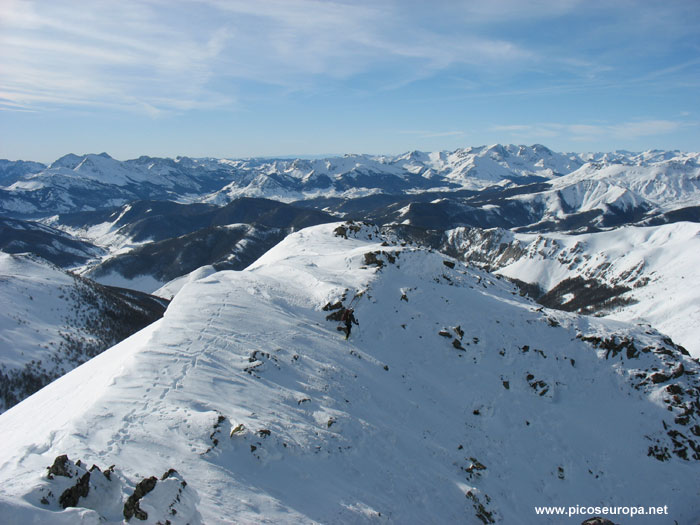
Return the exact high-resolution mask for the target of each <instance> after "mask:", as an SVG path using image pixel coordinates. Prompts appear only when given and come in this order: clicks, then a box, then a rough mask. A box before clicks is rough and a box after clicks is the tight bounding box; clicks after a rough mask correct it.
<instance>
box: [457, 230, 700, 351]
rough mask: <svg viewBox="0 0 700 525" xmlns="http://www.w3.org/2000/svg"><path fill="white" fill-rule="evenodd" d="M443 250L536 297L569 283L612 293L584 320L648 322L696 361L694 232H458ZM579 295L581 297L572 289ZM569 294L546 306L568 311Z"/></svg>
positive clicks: (698, 237)
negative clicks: (533, 288)
mask: <svg viewBox="0 0 700 525" xmlns="http://www.w3.org/2000/svg"><path fill="white" fill-rule="evenodd" d="M446 245H447V246H448V248H449V249H450V250H451V251H452V252H453V253H460V254H461V255H462V257H463V258H464V259H465V260H469V261H472V262H474V263H475V264H479V265H480V266H482V267H484V268H488V269H489V270H492V271H496V273H497V274H499V275H503V276H506V277H509V278H512V279H517V280H519V281H523V282H525V283H531V284H536V285H538V286H539V287H540V288H541V289H542V291H543V292H549V291H551V290H555V289H557V287H561V286H562V283H566V282H568V281H570V280H572V279H575V278H581V279H583V280H585V281H586V285H587V286H588V287H589V288H590V286H591V281H595V282H596V283H598V284H602V285H604V286H607V287H608V288H610V289H611V291H612V289H613V288H617V293H614V296H615V297H616V298H617V300H616V301H615V303H613V305H612V306H609V305H606V304H604V305H603V308H598V309H595V310H594V311H593V312H591V313H596V314H597V315H605V316H606V317H609V318H611V319H619V320H624V321H630V322H635V323H649V324H651V325H652V326H654V328H656V329H657V330H659V331H661V332H663V333H666V334H668V335H669V336H671V337H672V338H673V340H674V341H675V342H676V343H678V344H681V345H683V346H684V347H685V348H687V349H688V350H689V351H690V353H691V354H692V355H694V356H695V357H700V327H698V325H697V323H695V322H693V320H694V319H700V295H699V292H698V289H697V286H695V283H698V282H700V266H699V265H698V262H700V260H699V259H698V257H699V256H700V225H699V224H696V223H690V222H678V223H674V224H665V225H662V226H653V227H634V226H625V227H622V228H617V229H615V230H611V231H606V232H598V233H591V234H581V235H564V234H559V233H546V234H538V235H533V234H521V233H511V232H506V231H504V230H477V229H474V230H469V229H464V228H458V229H455V230H452V231H450V232H448V233H447V240H446ZM579 291H585V290H579ZM577 294H578V292H576V291H572V292H571V293H570V294H569V295H568V296H564V297H561V298H560V300H559V301H558V303H556V304H553V305H552V306H556V307H563V308H564V309H567V303H571V305H573V306H574V308H570V309H578V307H576V303H575V302H574V300H575V299H576V297H575V296H576V295H577Z"/></svg>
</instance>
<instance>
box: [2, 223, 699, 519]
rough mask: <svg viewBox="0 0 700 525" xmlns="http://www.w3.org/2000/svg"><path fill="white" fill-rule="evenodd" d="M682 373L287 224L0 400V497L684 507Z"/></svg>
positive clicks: (580, 322) (184, 515) (18, 505)
mask: <svg viewBox="0 0 700 525" xmlns="http://www.w3.org/2000/svg"><path fill="white" fill-rule="evenodd" d="M346 237H347V238H346ZM338 301H342V302H343V304H344V305H345V306H348V305H350V304H352V305H353V306H354V308H355V312H356V316H357V318H358V319H359V322H360V325H359V326H358V327H355V329H354V331H353V332H352V335H351V337H350V339H349V340H348V341H345V340H344V339H343V338H342V336H341V334H340V333H339V332H338V331H337V330H336V326H337V322H332V321H328V320H327V319H326V316H327V315H334V314H337V313H338V312H339V310H337V309H333V308H334V305H335V304H336V303H337V302H338ZM324 308H325V310H324ZM698 372H700V367H699V366H698V363H697V362H696V361H693V360H691V359H690V358H688V357H687V356H683V355H682V354H681V352H680V351H679V349H677V348H676V347H674V346H673V345H672V344H670V343H668V342H665V341H664V340H663V339H662V338H661V337H660V335H659V334H657V333H655V332H653V331H650V330H647V331H644V330H642V329H640V328H637V327H634V326H631V325H628V324H625V323H620V322H614V321H606V320H597V319H593V318H587V317H579V316H576V315H574V314H566V313H561V312H556V313H554V312H553V311H548V310H543V309H541V308H536V305H534V304H533V303H531V302H529V301H527V300H524V299H522V298H520V297H519V296H518V294H517V293H516V291H515V289H514V288H512V286H511V285H509V284H508V283H505V282H503V281H500V280H498V279H496V278H493V277H492V276H489V275H488V274H486V273H483V272H481V271H478V270H473V269H468V268H467V267H465V266H462V265H461V264H460V263H456V262H455V261H454V260H451V259H448V258H446V257H445V256H443V255H440V254H437V253H433V252H430V251H427V250H425V249H421V248H417V247H415V246H412V245H410V244H409V245H406V244H405V243H401V242H397V241H396V240H395V239H391V238H385V237H383V236H381V235H380V234H379V233H378V231H377V230H376V229H374V228H372V227H368V226H361V225H358V224H345V225H339V224H333V225H323V226H317V227H312V228H307V229H305V230H301V231H299V232H296V233H294V234H292V235H290V236H288V237H287V238H286V239H285V240H284V241H283V242H282V243H280V244H279V245H277V246H276V247H275V248H273V249H272V250H270V251H269V252H268V253H266V254H265V255H264V256H263V257H261V258H260V259H259V260H258V261H257V262H256V263H254V264H253V265H251V266H250V267H249V268H247V269H246V270H244V271H239V272H233V271H224V272H218V273H214V274H211V275H207V276H204V277H203V278H201V279H199V280H192V281H191V282H189V283H187V284H186V285H184V287H182V289H181V290H180V291H179V293H177V295H175V298H174V300H173V302H172V303H171V305H170V307H169V308H168V310H167V312H166V315H165V316H164V318H163V319H162V320H160V321H158V322H157V323H155V324H153V325H151V326H150V327H148V328H146V329H145V330H143V331H141V332H139V333H138V334H136V335H134V336H132V337H131V338H129V339H127V340H126V341H123V342H122V343H120V344H119V345H117V346H115V347H114V348H112V349H110V350H108V351H106V352H104V353H103V354H101V355H99V356H98V357H96V358H95V359H93V360H91V361H89V362H88V363H86V364H84V365H82V366H81V367H79V368H77V369H75V370H73V371H72V372H70V373H68V374H67V375H65V376H64V377H62V378H60V379H58V380H57V381H55V382H54V383H52V384H51V385H49V386H48V387H46V388H44V389H43V390H42V391H40V392H38V393H37V394H35V395H34V396H32V397H30V398H29V399H27V400H25V401H24V402H22V403H21V404H19V405H17V406H16V407H14V408H13V409H11V410H9V411H7V412H6V413H5V414H3V415H1V416H0V442H2V443H3V456H2V459H1V460H0V512H2V515H3V519H5V520H6V521H8V522H9V523H25V522H27V521H29V520H38V521H51V522H52V523H98V522H102V523H105V522H106V523H115V522H116V523H119V522H121V521H122V519H123V518H124V515H123V514H122V512H121V510H122V508H123V505H124V503H125V502H129V501H131V503H132V507H130V508H133V501H134V499H135V498H134V497H132V498H130V497H129V496H130V495H132V493H136V492H137V491H136V490H135V488H136V487H137V484H138V486H139V487H141V489H139V490H140V492H139V494H141V493H143V492H144V490H142V488H143V486H144V485H143V484H142V482H141V480H143V479H149V478H148V477H149V476H157V477H156V478H152V480H151V484H152V485H153V486H155V488H154V489H153V491H152V492H150V493H147V494H146V496H145V497H144V498H143V499H142V500H141V501H142V503H143V504H142V505H141V509H142V510H144V511H146V512H147V514H148V517H147V521H146V522H147V523H156V522H157V521H162V522H165V520H166V519H168V520H170V522H171V523H173V524H175V523H185V522H189V523H198V522H201V523H261V522H268V523H409V524H410V523H454V522H459V523H470V524H472V523H476V524H480V523H491V522H498V523H522V522H527V523H580V522H581V521H582V519H584V518H583V517H581V516H577V517H575V518H571V519H561V517H557V518H552V517H536V516H535V513H534V508H533V506H534V505H576V504H585V505H596V504H603V505H630V506H631V505H634V506H638V505H639V506H641V505H643V506H645V507H646V505H649V504H653V505H668V508H669V513H670V517H671V518H673V519H676V520H678V522H679V523H695V522H697V521H698V519H699V518H700V508H699V507H698V506H697V501H698V496H699V495H700V494H699V490H700V486H699V484H698V479H700V476H699V474H700V465H699V463H698V460H699V459H700V449H699V448H698V446H697V443H696V441H695V440H697V434H698V433H700V426H698V418H699V416H698V412H697V406H695V405H693V404H692V403H695V404H697V402H698V401H697V399H698V391H699V390H698V375H697V373H698ZM37 414H41V417H37ZM63 454H67V455H68V459H65V458H64V459H60V458H59V461H54V460H55V458H57V457H59V456H60V455H63ZM78 459H80V460H81V463H80V465H78V464H77V460H78ZM93 463H95V464H97V465H98V466H100V467H102V471H104V470H105V467H107V466H108V465H112V464H114V465H115V466H114V468H113V469H112V470H110V472H111V474H110V479H108V480H107V481H105V477H106V476H103V475H102V474H101V473H100V471H96V470H94V471H93V472H92V476H87V477H86V474H87V473H88V472H87V470H86V469H87V465H90V464H93ZM52 464H54V467H55V468H52V469H51V470H50V471H49V472H50V473H51V472H52V473H53V474H52V476H51V477H52V478H53V479H49V477H47V471H46V467H47V466H50V465H52ZM56 465H58V466H57V467H56ZM169 469H175V470H176V471H177V473H172V472H171V471H170V470H169ZM62 471H67V473H68V474H69V475H71V476H73V477H70V478H69V477H66V476H63V475H61V474H59V472H62ZM164 472H165V473H167V474H168V475H167V476H163V477H164V478H165V479H162V480H158V477H161V473H164ZM78 477H79V482H77V484H76V485H75V487H76V491H77V490H78V489H80V487H82V489H80V490H83V489H84V488H85V487H87V488H88V489H89V490H88V492H87V493H86V495H84V496H81V497H79V498H78V497H75V498H74V500H75V501H74V503H75V504H76V505H77V507H70V508H68V509H66V510H62V505H61V501H63V502H67V501H68V500H69V499H70V498H69V497H68V496H71V494H73V495H75V494H76V491H72V492H71V490H70V488H69V487H70V486H71V485H72V484H73V483H75V479H76V478H78ZM183 482H186V483H183ZM67 487H68V488H67ZM59 494H60V495H61V496H60V497H59ZM66 494H68V495H67V496H66ZM42 501H43V502H42ZM172 510H176V513H173V512H172ZM101 520H104V521H101ZM134 522H138V521H136V520H134V519H132V520H131V523H134ZM635 523H658V521H657V520H656V519H654V520H650V519H645V518H644V517H640V518H637V519H636V520H635Z"/></svg>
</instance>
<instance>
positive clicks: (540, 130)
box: [491, 120, 696, 142]
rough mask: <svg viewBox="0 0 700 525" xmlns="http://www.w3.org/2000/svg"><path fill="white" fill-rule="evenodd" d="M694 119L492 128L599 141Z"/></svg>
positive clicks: (657, 131)
mask: <svg viewBox="0 0 700 525" xmlns="http://www.w3.org/2000/svg"><path fill="white" fill-rule="evenodd" d="M692 126H696V124H695V123H692V122H687V121H674V120H638V121H631V122H623V123H617V124H583V123H578V124H562V123H551V122H550V123H537V124H509V125H494V126H491V131H495V132H500V133H503V134H504V135H507V136H509V137H511V138H527V139H529V140H534V139H538V138H539V139H552V138H565V139H569V140H572V141H575V142H599V141H601V140H616V139H630V138H632V139H635V138H639V137H647V136H658V135H665V134H670V133H674V132H676V131H678V130H680V129H682V128H688V127H692Z"/></svg>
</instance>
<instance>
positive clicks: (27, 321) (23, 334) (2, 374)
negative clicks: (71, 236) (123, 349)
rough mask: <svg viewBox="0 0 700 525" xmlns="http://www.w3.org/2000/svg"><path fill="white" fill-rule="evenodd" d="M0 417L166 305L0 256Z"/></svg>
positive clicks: (22, 258)
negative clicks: (5, 411)
mask: <svg viewBox="0 0 700 525" xmlns="http://www.w3.org/2000/svg"><path fill="white" fill-rule="evenodd" d="M0 303H2V304H3V308H2V309H0V378H1V379H2V381H1V382H0V411H2V410H5V409H7V408H8V407H10V406H12V405H13V404H15V403H17V402H19V401H20V400H22V399H24V398H25V397H27V396H28V395H29V394H31V393H33V392H35V391H36V390H38V389H39V388H41V387H42V386H44V385H46V384H48V383H49V382H51V381H52V380H54V379H56V378H57V377H60V376H61V375H63V374H65V373H66V371H68V370H71V369H73V368H75V367H76V366H78V365H79V364H81V363H84V362H85V361H87V360H88V359H90V358H91V357H94V356H95V355H97V354H98V353H100V352H101V351H103V350H104V349H106V348H108V347H110V346H112V345H114V344H115V343H117V342H119V341H121V340H122V339H124V338H125V337H127V336H129V335H131V334H132V333H134V332H136V331H137V330H140V329H141V328H143V327H144V326H146V325H147V324H149V323H150V322H152V321H154V320H156V319H158V318H159V317H160V316H161V315H162V314H163V311H164V310H165V302H164V301H161V302H158V301H156V300H155V298H150V297H148V296H146V295H144V294H138V293H136V292H128V291H120V290H115V289H111V288H106V287H103V286H100V285H97V284H95V283H93V282H91V281H90V280H88V279H83V278H80V277H77V276H76V275H73V274H71V273H68V272H65V271H63V270H61V269H60V268H58V267H56V266H53V265H52V264H50V263H48V262H47V261H44V260H42V259H39V258H35V257H31V256H28V255H26V254H16V255H10V254H6V253H3V252H0Z"/></svg>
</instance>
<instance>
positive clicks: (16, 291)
mask: <svg viewBox="0 0 700 525" xmlns="http://www.w3.org/2000/svg"><path fill="white" fill-rule="evenodd" d="M74 286H75V280H74V278H73V277H72V276H70V274H68V273H66V272H65V271H63V270H61V269H60V268H57V267H55V266H53V265H51V264H50V263H48V262H46V261H44V260H41V259H39V258H33V257H30V256H27V255H22V254H19V255H10V254H7V253H4V252H0V298H2V303H3V305H4V307H3V308H2V309H0V355H1V359H2V363H3V364H4V365H5V366H7V367H8V368H21V367H23V366H24V365H25V364H26V363H29V362H30V361H32V360H35V361H42V360H45V359H46V357H47V356H48V352H47V348H48V347H49V346H55V345H57V344H58V343H59V342H60V341H61V336H60V332H61V331H62V330H65V329H66V326H65V324H66V318H67V317H69V316H70V314H71V312H72V310H73V308H74V307H75V305H74V304H73V301H72V300H71V299H70V298H69V294H70V292H71V290H72V289H73V287H74ZM45 364H47V363H45Z"/></svg>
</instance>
